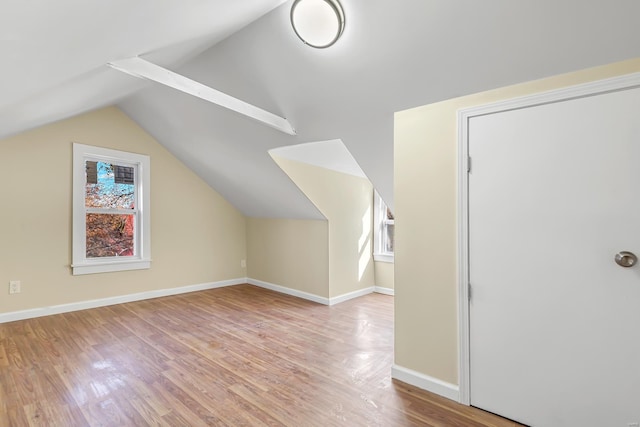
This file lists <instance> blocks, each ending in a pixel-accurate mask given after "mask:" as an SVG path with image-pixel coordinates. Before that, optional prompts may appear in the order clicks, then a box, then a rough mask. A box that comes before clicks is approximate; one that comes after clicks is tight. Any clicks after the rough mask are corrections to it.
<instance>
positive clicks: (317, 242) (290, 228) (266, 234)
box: [247, 218, 329, 298]
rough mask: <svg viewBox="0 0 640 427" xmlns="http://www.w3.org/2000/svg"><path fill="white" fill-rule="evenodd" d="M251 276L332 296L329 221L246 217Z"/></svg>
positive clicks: (325, 296) (323, 295)
mask: <svg viewBox="0 0 640 427" xmlns="http://www.w3.org/2000/svg"><path fill="white" fill-rule="evenodd" d="M247 260H248V261H247V273H248V276H249V277H250V278H252V279H257V280H261V281H264V282H268V283H272V284H275V285H280V286H284V287H287V288H290V289H295V290H298V291H302V292H307V293H310V294H314V295H318V296H321V297H323V298H329V226H328V224H327V221H318V220H293V219H265V218H247Z"/></svg>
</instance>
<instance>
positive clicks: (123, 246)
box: [72, 144, 151, 275]
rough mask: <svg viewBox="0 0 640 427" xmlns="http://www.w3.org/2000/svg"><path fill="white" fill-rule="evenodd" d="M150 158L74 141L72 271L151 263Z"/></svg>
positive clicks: (142, 267)
mask: <svg viewBox="0 0 640 427" xmlns="http://www.w3.org/2000/svg"><path fill="white" fill-rule="evenodd" d="M149 169H150V160H149V157H148V156H144V155H140V154H133V153H127V152H123V151H117V150H110V149H106V148H99V147H91V146H87V145H82V144H74V145H73V261H72V268H73V274H74V275H77V274H90V273H101V272H108V271H121V270H137V269H144V268H149V267H150V262H151V260H150V255H151V254H150V250H151V245H150V236H149V230H150V223H149V218H150V215H149V177H150V170H149Z"/></svg>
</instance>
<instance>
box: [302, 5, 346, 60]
mask: <svg viewBox="0 0 640 427" xmlns="http://www.w3.org/2000/svg"><path fill="white" fill-rule="evenodd" d="M291 24H292V25H293V29H294V31H295V32H296V34H297V35H298V37H300V39H301V40H302V41H303V42H305V43H306V44H308V45H309V46H312V47H316V48H325V47H329V46H331V45H332V44H334V43H335V42H336V41H337V40H338V38H339V37H340V36H341V35H342V31H343V30H344V13H343V11H342V6H341V5H340V3H338V1H337V0H296V1H295V2H294V3H293V6H292V7H291Z"/></svg>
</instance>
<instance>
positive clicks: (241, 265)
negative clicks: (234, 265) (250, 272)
mask: <svg viewBox="0 0 640 427" xmlns="http://www.w3.org/2000/svg"><path fill="white" fill-rule="evenodd" d="M240 268H247V260H246V259H241V260H240Z"/></svg>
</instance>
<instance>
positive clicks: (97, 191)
mask: <svg viewBox="0 0 640 427" xmlns="http://www.w3.org/2000/svg"><path fill="white" fill-rule="evenodd" d="M85 166H86V173H87V180H86V182H87V183H86V187H85V206H86V207H89V208H107V209H135V200H136V198H135V185H134V180H135V179H134V175H135V168H134V167H131V166H120V165H114V164H111V163H105V162H92V161H87V162H86V163H85Z"/></svg>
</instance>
